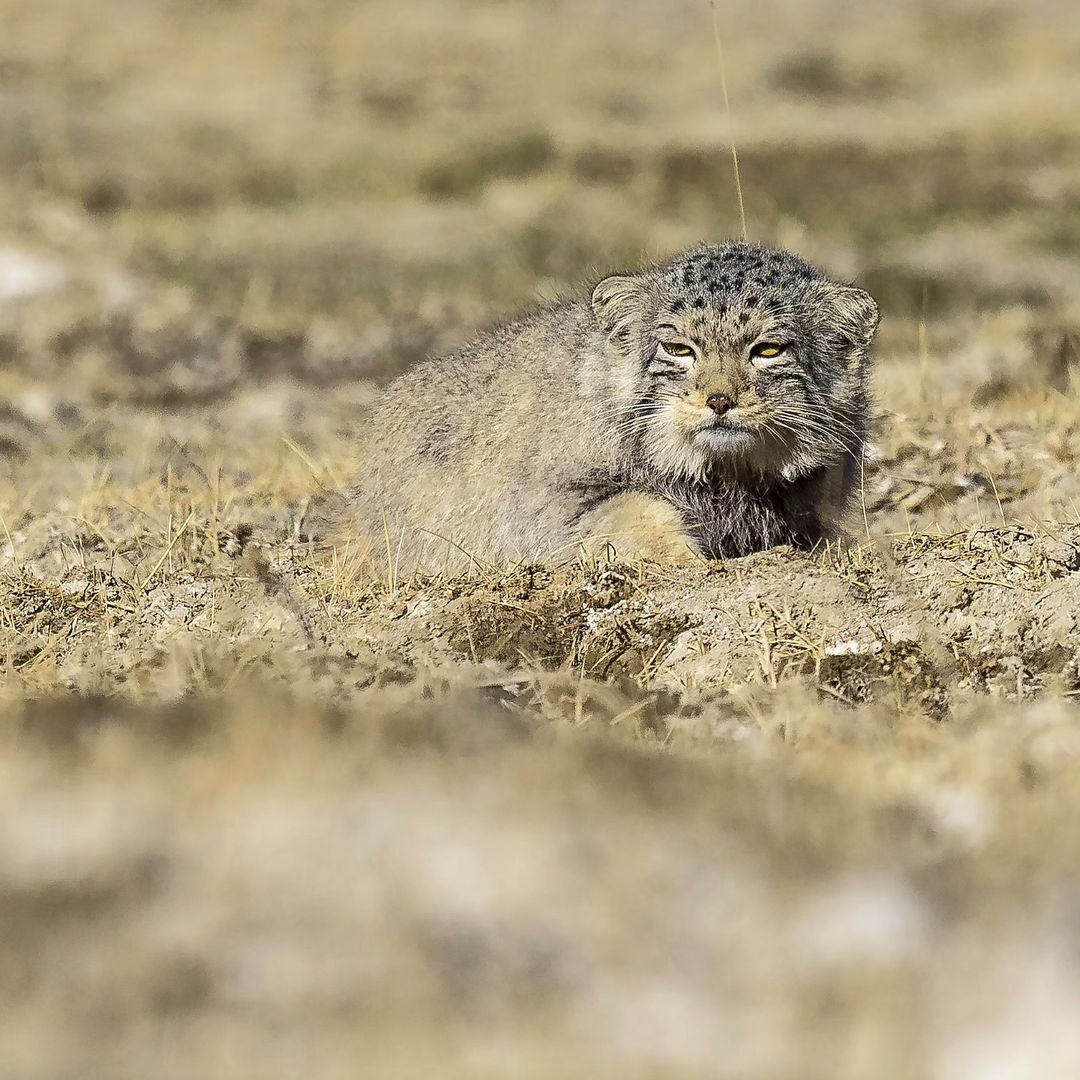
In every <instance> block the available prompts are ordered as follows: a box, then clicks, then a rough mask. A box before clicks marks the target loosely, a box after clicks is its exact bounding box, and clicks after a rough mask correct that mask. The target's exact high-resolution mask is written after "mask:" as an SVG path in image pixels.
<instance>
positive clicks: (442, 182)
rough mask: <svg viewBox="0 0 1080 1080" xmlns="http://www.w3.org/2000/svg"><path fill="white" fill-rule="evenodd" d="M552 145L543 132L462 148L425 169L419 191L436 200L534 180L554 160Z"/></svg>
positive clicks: (494, 139) (517, 135)
mask: <svg viewBox="0 0 1080 1080" xmlns="http://www.w3.org/2000/svg"><path fill="white" fill-rule="evenodd" d="M555 157H556V150H555V143H554V140H553V139H552V138H551V136H550V135H549V134H548V133H547V132H546V131H541V130H533V131H522V132H519V133H515V134H511V135H507V136H505V137H503V138H492V139H490V140H487V141H485V142H481V143H476V144H472V145H470V146H466V147H463V148H462V149H461V150H459V151H457V152H456V153H455V154H454V155H453V156H452V157H449V158H447V159H445V160H443V161H439V162H436V163H435V164H433V165H430V166H428V167H427V168H426V169H424V170H423V171H422V172H421V174H420V178H419V187H420V190H421V191H422V192H423V193H424V194H426V195H432V196H435V197H438V198H462V197H467V196H471V195H476V194H478V193H479V192H481V191H482V190H483V189H484V188H485V187H486V186H487V184H489V183H490V182H491V181H492V180H498V179H515V178H521V177H527V176H533V175H535V174H536V173H539V172H542V171H543V170H544V169H546V168H548V167H549V166H550V165H551V163H552V162H553V161H554V160H555Z"/></svg>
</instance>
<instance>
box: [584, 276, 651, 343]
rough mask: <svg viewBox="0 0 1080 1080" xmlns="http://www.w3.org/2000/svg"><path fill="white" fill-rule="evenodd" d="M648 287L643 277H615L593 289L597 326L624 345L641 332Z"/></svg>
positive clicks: (593, 307) (594, 313) (607, 279)
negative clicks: (644, 296)
mask: <svg viewBox="0 0 1080 1080" xmlns="http://www.w3.org/2000/svg"><path fill="white" fill-rule="evenodd" d="M643 294H644V286H643V283H642V280H641V278H638V277H634V276H632V275H625V274H613V275H612V276H611V277H606V278H604V280H603V281H601V282H600V284H599V285H597V286H596V288H595V289H593V293H592V309H593V315H594V316H595V318H596V323H597V325H598V326H599V327H600V329H601V330H603V331H604V333H605V334H607V336H608V337H610V338H617V339H620V340H621V341H623V342H624V343H626V342H628V341H629V340H630V337H631V335H633V334H635V333H637V332H638V331H639V330H640V324H641V315H642V306H643Z"/></svg>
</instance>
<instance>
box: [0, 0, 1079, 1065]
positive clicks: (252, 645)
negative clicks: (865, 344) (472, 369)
mask: <svg viewBox="0 0 1080 1080" xmlns="http://www.w3.org/2000/svg"><path fill="white" fill-rule="evenodd" d="M717 16H718V22H719V26H720V30H721V34H722V42H723V49H724V56H725V59H726V70H727V81H728V89H729V91H730V96H731V123H730V126H729V123H728V119H727V117H726V115H725V111H724V108H723V97H722V93H721V85H720V77H719V68H718V58H717V50H716V44H715V41H714V38H713V28H712V16H711V11H710V7H709V5H708V3H707V2H706V0H664V2H663V3H660V2H656V0H581V2H577V0H575V2H574V3H571V2H569V0H503V2H498V0H438V2H437V0H411V2H409V3H398V2H392V0H365V2H362V3H347V2H345V0H318V2H313V3H300V2H299V0H291V2H290V0H260V2H258V3H256V2H254V0H203V2H201V3H180V2H178V0H106V2H105V3H101V4H76V3H74V2H73V0H34V2H33V3H31V2H30V0H0V388H2V398H0V470H2V473H3V482H2V484H0V553H2V560H0V563H2V565H0V665H2V668H0V670H2V674H0V778H2V782H0V802H2V811H0V949H2V959H0V1074H2V1075H3V1076H4V1077H5V1078H7V1077H10V1078H12V1080H38V1078H53V1077H55V1078H70V1077H79V1078H90V1077H108V1078H112V1077H117V1078H121V1077H123V1078H128V1077H130V1078H146V1077H155V1078H156V1077H175V1078H177V1080H179V1078H184V1080H187V1078H190V1077H236V1078H242V1080H249V1078H261V1077H267V1078H270V1077H274V1078H277V1077H295V1076H304V1077H306V1078H308V1080H338V1078H342V1080H344V1078H350V1077H361V1076H363V1077H368V1076H370V1077H402V1078H412V1077H420V1076H437V1077H462V1078H464V1077H469V1078H473V1077H507V1076H513V1077H619V1078H624V1077H633V1078H637V1077H657V1078H660V1077H663V1078H682V1077H726V1078H731V1080H747V1078H750V1080H753V1078H758V1080H773V1078H785V1080H787V1078H790V1080H804V1078H809V1080H813V1078H820V1080H862V1078H868V1077H872V1078H875V1080H893V1078H927V1080H972V1078H975V1080H983V1078H989V1080H1022V1078H1032V1080H1036V1078H1037V1080H1054V1078H1058V1077H1062V1078H1073V1077H1076V1076H1078V1075H1080V1024H1078V1023H1077V1017H1078V1016H1080V615H1078V612H1080V470H1078V462H1080V120H1078V116H1080V113H1078V105H1080V11H1078V9H1077V8H1076V6H1075V5H1074V4H1071V3H1067V2H1066V0H1028V2H1026V3H1024V4H1020V3H1004V2H1000V3H990V2H982V0H944V2H934V3H931V2H929V0H927V2H913V3H901V4H886V3H884V2H877V0H874V2H862V3H858V4H855V3H845V2H842V0H756V2H754V3H750V2H748V0H746V2H743V0H725V2H722V3H718V5H717ZM731 134H733V135H734V138H735V141H736V144H737V146H738V149H739V155H740V164H741V172H742V185H743V189H744V192H745V202H746V217H747V226H748V230H749V234H750V236H751V238H753V239H756V240H759V241H762V242H765V243H769V244H774V245H779V246H784V247H789V248H791V249H793V250H796V251H798V252H799V253H801V254H803V255H805V256H807V257H809V258H811V259H814V260H817V261H819V262H820V263H821V264H822V265H824V266H825V267H827V268H828V269H829V270H830V271H832V272H833V273H835V274H838V275H840V276H846V277H849V278H851V279H854V280H858V281H859V282H861V283H863V284H864V285H866V286H867V287H868V288H870V289H871V290H872V291H873V292H874V294H875V295H876V296H877V297H878V299H879V301H880V303H881V306H882V309H883V311H884V313H885V321H884V323H883V326H882V330H881V334H880V338H879V349H878V356H879V364H878V375H877V391H878V416H877V419H876V422H875V432H874V440H873V446H872V447H871V449H870V451H869V453H868V455H867V460H866V462H865V482H864V485H863V492H862V497H861V499H860V505H859V507H858V510H857V513H856V515H855V520H854V521H853V535H852V542H851V543H850V544H848V545H846V546H836V547H834V548H831V549H829V550H827V551H823V552H820V553H815V554H811V555H808V554H800V553H796V552H793V551H790V550H786V549H782V550H776V551H770V552H765V553H762V554H760V555H757V556H754V557H751V558H748V559H745V560H738V561H733V562H729V563H725V564H711V565H706V564H702V566H701V567H700V568H695V567H690V568H680V569H673V568H669V567H664V566H659V565H650V564H642V565H623V564H615V563H605V562H597V563H594V564H591V565H580V566H575V567H572V568H562V569H553V568H550V567H529V566H520V567H512V568H504V567H484V568H483V569H481V570H478V571H477V572H476V573H474V574H473V575H472V576H470V577H468V578H426V579H419V580H393V579H391V580H385V579H375V578H373V577H372V575H371V574H370V573H369V572H368V570H367V568H366V567H365V565H364V564H363V561H362V560H361V559H359V558H357V556H356V552H355V551H353V550H352V549H350V547H349V546H348V545H346V546H345V547H339V548H338V549H336V550H330V551H328V550H324V549H319V548H316V547H313V546H312V545H311V544H309V543H307V542H306V541H305V538H306V536H307V522H308V520H309V518H310V515H311V514H312V511H313V508H314V507H316V506H317V504H318V501H319V498H320V496H321V495H322V494H323V493H324V492H325V491H328V490H334V489H336V488H339V487H340V486H342V485H343V484H344V483H345V482H346V480H347V478H348V477H349V476H350V474H351V473H352V472H353V471H354V470H355V469H357V468H360V467H363V463H362V462H357V461H356V460H355V459H354V450H353V445H354V435H355V433H356V431H357V430H358V429H359V427H360V426H361V425H362V424H363V423H364V413H365V409H366V408H367V406H368V404H369V402H370V400H371V397H372V395H373V393H374V392H375V391H376V390H377V388H378V386H379V385H380V384H381V383H383V382H384V381H385V380H387V379H388V378H390V377H392V376H393V375H394V374H395V373H396V372H397V371H400V370H401V369H402V368H403V367H405V366H406V365H408V364H409V363H411V362H412V361H414V360H415V359H416V358H418V357H420V356H422V355H424V354H426V353H429V352H431V351H433V350H440V349H443V348H447V347H450V346H452V345H454V344H455V343H457V342H460V341H462V340H463V339H465V338H466V337H467V336H468V335H469V334H470V332H472V331H473V330H475V329H476V328H478V327H480V326H483V325H485V324H488V323H490V322H492V321H496V320H498V319H500V318H502V317H504V316H506V315H508V314H510V313H513V312H517V311H519V310H520V309H522V308H523V307H527V306H528V305H530V304H533V303H535V302H537V300H544V299H547V298H551V297H552V296H554V295H557V294H559V293H562V292H566V291H568V290H572V289H574V288H578V287H580V286H582V284H583V283H587V282H588V281H589V280H590V279H593V278H594V277H595V276H596V275H598V274H599V273H600V272H602V271H605V270H609V269H614V268H619V267H621V266H627V265H629V266H633V265H636V264H638V263H639V262H640V261H641V260H643V259H650V258H655V257H660V256H663V255H666V254H668V253H670V252H673V251H675V250H677V249H679V248H680V247H682V246H684V245H686V244H688V243H690V242H693V241H696V240H699V239H711V240H716V239H722V238H726V237H731V236H735V235H738V233H739V231H740V218H739V211H738V204H737V199H736V195H735V187H734V183H733V179H732V162H731V157H730V152H729V150H728V143H727V140H728V138H729V136H730V135H731Z"/></svg>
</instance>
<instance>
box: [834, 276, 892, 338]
mask: <svg viewBox="0 0 1080 1080" xmlns="http://www.w3.org/2000/svg"><path fill="white" fill-rule="evenodd" d="M831 292H832V297H831V299H832V307H833V310H834V311H835V312H836V318H837V322H838V324H839V326H840V329H841V332H842V333H843V335H844V337H845V338H846V339H847V340H848V342H849V343H850V345H851V347H852V348H853V349H855V350H857V351H859V352H862V353H865V352H867V351H868V350H869V349H870V346H871V345H872V344H873V342H874V335H875V334H876V333H877V328H878V324H879V323H880V322H881V312H880V311H879V310H878V306H877V301H876V300H875V299H874V298H873V297H872V296H871V295H870V294H869V293H868V292H867V291H866V290H865V289H860V288H859V287H858V286H856V285H833V286H832V290H831Z"/></svg>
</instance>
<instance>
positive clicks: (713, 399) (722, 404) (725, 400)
mask: <svg viewBox="0 0 1080 1080" xmlns="http://www.w3.org/2000/svg"><path fill="white" fill-rule="evenodd" d="M705 404H706V405H708V406H709V408H710V409H712V411H713V412H714V413H716V415H717V416H723V415H724V413H726V412H727V411H728V409H731V408H733V407H734V405H735V402H734V401H732V400H731V398H729V397H728V396H727V395H726V394H710V395H709V396H708V397H707V398H706V399H705Z"/></svg>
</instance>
